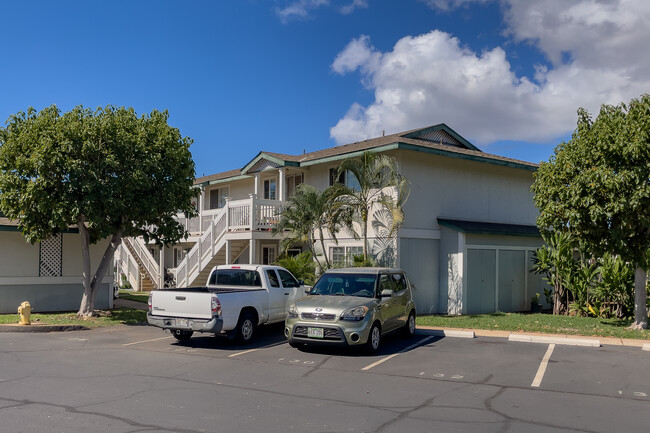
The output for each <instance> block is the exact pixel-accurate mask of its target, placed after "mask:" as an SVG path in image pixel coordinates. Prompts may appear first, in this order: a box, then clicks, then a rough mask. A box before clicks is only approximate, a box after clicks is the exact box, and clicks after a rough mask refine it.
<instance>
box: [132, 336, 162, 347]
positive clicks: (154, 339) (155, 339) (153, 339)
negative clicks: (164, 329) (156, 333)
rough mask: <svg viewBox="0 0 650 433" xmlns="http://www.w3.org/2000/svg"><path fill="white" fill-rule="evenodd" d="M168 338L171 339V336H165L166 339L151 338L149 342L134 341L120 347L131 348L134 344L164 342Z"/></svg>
mask: <svg viewBox="0 0 650 433" xmlns="http://www.w3.org/2000/svg"><path fill="white" fill-rule="evenodd" d="M168 338H172V336H171V335H169V336H167V337H160V338H152V339H151V340H142V341H134V342H133V343H126V344H123V345H122V347H126V346H133V345H134V344H140V343H149V342H151V341H158V340H166V339H168Z"/></svg>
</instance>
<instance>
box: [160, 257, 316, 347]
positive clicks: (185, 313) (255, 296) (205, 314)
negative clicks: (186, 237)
mask: <svg viewBox="0 0 650 433" xmlns="http://www.w3.org/2000/svg"><path fill="white" fill-rule="evenodd" d="M306 289H308V287H305V286H304V284H303V283H302V281H298V280H296V279H295V278H294V276H293V275H291V273H290V272H289V271H287V270H286V269H284V268H282V267H280V266H267V265H220V266H215V267H214V269H212V272H211V273H210V277H209V278H208V282H207V286H206V287H189V288H182V289H162V290H154V291H152V292H151V294H150V295H149V312H148V313H147V321H148V322H149V324H150V325H153V326H157V327H159V328H163V329H169V330H170V331H171V333H172V335H173V336H174V337H176V339H177V340H181V341H183V340H188V339H189V338H190V337H191V336H192V334H193V333H194V332H195V331H196V332H210V333H215V334H219V333H227V334H228V335H229V336H231V337H234V338H236V339H237V341H238V342H239V343H240V344H247V343H250V342H251V341H252V340H253V338H254V336H255V332H256V329H257V326H258V325H262V324H269V323H276V322H282V321H284V319H285V318H286V317H287V312H288V310H289V307H290V306H291V305H292V304H293V303H294V302H295V301H296V299H298V298H301V297H303V296H305V290H306Z"/></svg>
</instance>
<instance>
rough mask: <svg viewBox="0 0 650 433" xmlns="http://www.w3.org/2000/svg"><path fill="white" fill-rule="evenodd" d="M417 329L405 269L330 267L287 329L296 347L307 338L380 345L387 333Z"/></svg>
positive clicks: (299, 305) (296, 309)
mask: <svg viewBox="0 0 650 433" xmlns="http://www.w3.org/2000/svg"><path fill="white" fill-rule="evenodd" d="M398 330H401V331H402V332H403V334H404V336H406V337H411V336H413V334H414V333H415V303H414V302H413V295H412V292H411V285H410V283H409V281H408V278H407V277H406V274H405V273H404V271H402V270H401V269H391V268H343V269H330V270H328V271H326V272H325V273H324V274H323V275H321V277H320V278H319V279H318V281H317V282H316V284H315V285H314V286H313V287H312V288H311V290H310V291H309V292H308V294H307V296H305V297H304V298H301V299H299V300H297V301H296V302H295V303H294V304H293V305H291V307H290V308H289V315H288V316H287V320H286V322H285V330H284V334H285V336H286V337H287V339H288V340H289V344H290V345H291V346H292V347H299V346H301V345H303V344H321V345H323V344H325V345H349V346H365V348H366V349H367V350H368V351H369V352H376V351H377V350H379V345H380V342H381V337H382V336H383V335H385V334H386V333H388V332H392V331H398Z"/></svg>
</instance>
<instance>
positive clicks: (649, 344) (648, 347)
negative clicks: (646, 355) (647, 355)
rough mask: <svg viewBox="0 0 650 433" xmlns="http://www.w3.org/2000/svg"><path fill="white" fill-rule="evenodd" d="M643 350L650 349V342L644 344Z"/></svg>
mask: <svg viewBox="0 0 650 433" xmlns="http://www.w3.org/2000/svg"><path fill="white" fill-rule="evenodd" d="M643 350H647V351H650V343H645V344H644V345H643Z"/></svg>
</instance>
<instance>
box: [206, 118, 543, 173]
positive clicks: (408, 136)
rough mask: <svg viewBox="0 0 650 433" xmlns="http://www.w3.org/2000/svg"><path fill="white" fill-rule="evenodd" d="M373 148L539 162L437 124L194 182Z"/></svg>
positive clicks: (524, 165) (519, 164)
mask: <svg viewBox="0 0 650 433" xmlns="http://www.w3.org/2000/svg"><path fill="white" fill-rule="evenodd" d="M373 149H376V150H377V151H386V150H391V149H405V150H416V151H424V152H428V153H434V154H439V155H443V156H449V157H455V158H461V159H468V160H474V161H479V162H487V163H494V164H498V165H505V166H510V167H516V168H520V169H524V170H531V171H534V170H536V169H537V168H538V167H539V164H535V163H532V162H528V161H522V160H517V159H513V158H507V157H504V156H499V155H493V154H489V153H485V152H482V151H481V150H479V149H478V148H477V147H475V146H474V145H473V144H471V143H470V142H469V141H467V140H465V139H464V138H463V137H461V136H460V135H458V134H457V133H456V132H455V131H454V130H452V129H451V128H449V127H448V126H447V125H445V124H444V123H441V124H438V125H433V126H429V127H426V128H418V129H413V130H410V131H405V132H400V133H397V134H390V135H385V136H381V137H376V138H371V139H368V140H363V141H357V142H354V143H350V144H344V145H341V146H334V147H329V148H327V149H322V150H317V151H315V152H309V153H304V154H301V155H287V154H282V153H275V152H266V151H262V152H260V153H259V154H258V155H257V156H256V157H255V158H253V160H251V161H250V162H249V163H248V164H247V165H246V166H244V167H243V168H242V169H240V170H230V171H226V172H223V173H217V174H213V175H210V176H204V177H200V178H198V179H196V182H195V183H196V184H203V183H209V182H211V181H217V180H225V179H229V178H234V177H237V176H241V175H247V174H248V172H249V170H251V169H252V168H254V167H255V165H256V163H257V162H258V161H259V160H260V159H263V158H270V159H274V160H276V161H277V162H279V163H281V165H283V166H294V167H300V166H306V165H312V164H316V163H319V162H320V161H323V160H328V159H339V158H345V157H346V155H353V154H357V153H359V152H364V151H367V150H373ZM251 172H254V170H251Z"/></svg>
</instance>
